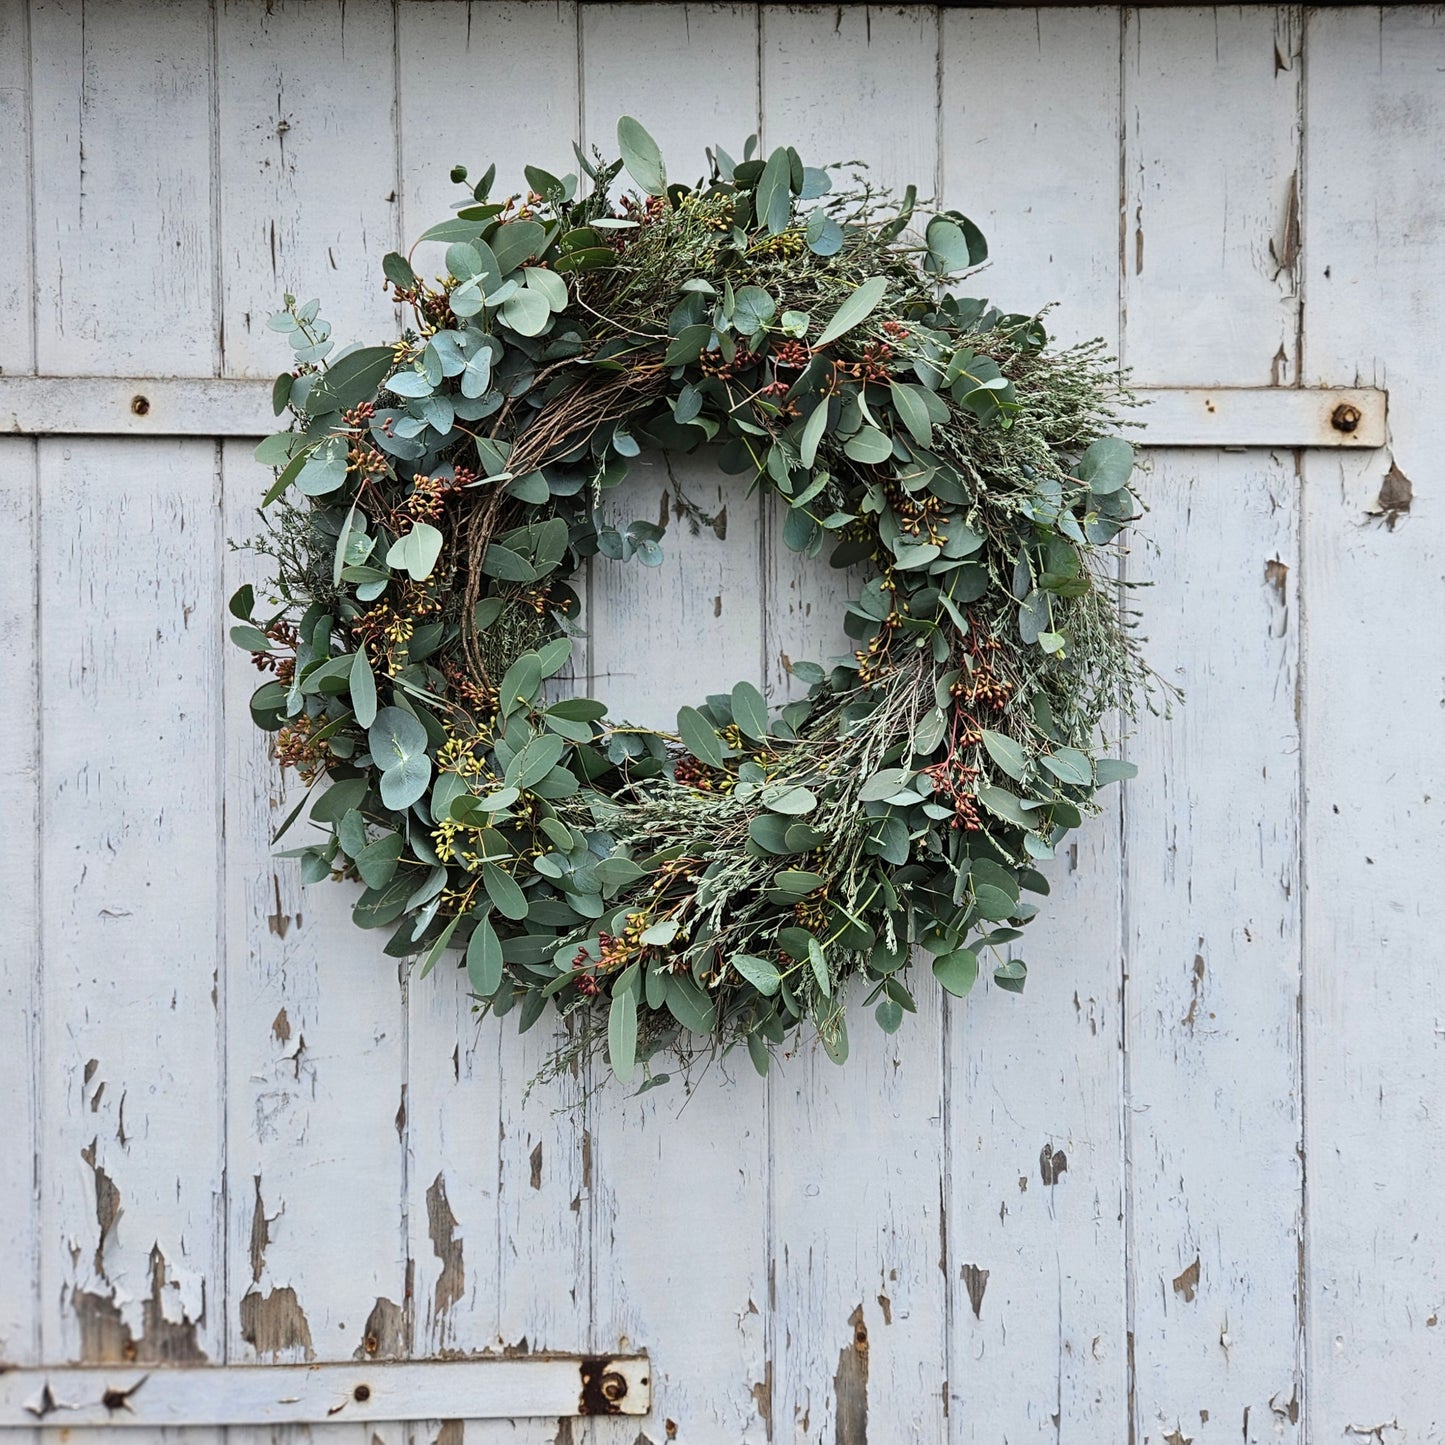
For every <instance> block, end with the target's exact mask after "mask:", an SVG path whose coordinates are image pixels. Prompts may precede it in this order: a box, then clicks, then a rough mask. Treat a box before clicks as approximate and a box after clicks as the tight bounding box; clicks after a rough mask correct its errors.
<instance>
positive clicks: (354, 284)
mask: <svg viewBox="0 0 1445 1445" xmlns="http://www.w3.org/2000/svg"><path fill="white" fill-rule="evenodd" d="M216 27H217V34H216V103H217V117H218V124H217V136H218V153H217V172H216V177H215V179H216V183H217V188H218V197H219V203H218V208H217V221H218V233H217V248H218V251H219V256H220V272H221V307H222V311H221V336H222V346H223V356H222V370H223V371H224V372H225V373H226V374H227V375H228V376H259V377H266V378H268V379H269V378H270V377H273V376H274V375H275V374H276V373H277V372H278V371H282V370H285V369H287V367H288V364H289V362H290V355H291V353H290V348H289V347H288V346H287V345H286V338H285V337H284V336H278V335H277V334H276V333H275V332H274V331H268V330H267V329H266V318H267V316H269V315H270V314H271V313H272V312H273V311H276V310H279V309H280V307H281V298H282V296H283V294H284V293H285V292H287V291H289V292H291V293H292V294H294V295H296V296H297V297H298V298H299V299H300V300H303V301H304V300H306V299H307V298H309V297H313V296H314V297H317V298H318V299H319V300H320V302H321V315H322V316H323V317H324V318H325V319H326V320H328V321H330V322H331V325H332V335H333V336H334V337H335V338H336V341H337V346H338V349H339V348H340V347H342V346H347V345H350V344H351V343H352V342H355V341H363V342H368V343H370V342H372V341H373V339H374V338H376V337H385V336H391V335H394V334H395V332H396V326H397V315H396V308H395V307H394V306H393V305H392V303H391V302H390V301H389V300H388V299H387V292H386V291H385V289H384V288H383V286H382V274H381V258H382V257H383V256H384V255H385V254H386V253H387V252H388V251H391V250H394V249H395V248H396V246H397V243H398V241H399V239H400V237H399V234H398V230H397V212H398V209H399V206H398V201H397V195H396V184H397V178H396V148H397V140H396V125H395V111H394V108H393V102H394V100H395V92H396V83H395V82H396V76H395V71H396V65H395V52H394V47H393V38H394V37H393V28H394V27H393V18H392V13H391V10H390V8H389V7H387V6H385V5H374V4H369V5H352V6H345V7H341V8H340V9H335V10H333V9H331V8H330V7H327V6H318V5H307V4H304V3H299V0H285V3H278V0H225V3H224V4H222V5H221V6H219V7H218V8H217V11H216Z"/></svg>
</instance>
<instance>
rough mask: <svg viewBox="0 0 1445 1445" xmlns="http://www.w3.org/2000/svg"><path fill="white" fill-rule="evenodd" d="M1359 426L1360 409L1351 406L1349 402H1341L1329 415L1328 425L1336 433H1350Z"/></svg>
mask: <svg viewBox="0 0 1445 1445" xmlns="http://www.w3.org/2000/svg"><path fill="white" fill-rule="evenodd" d="M1359 424H1360V409H1359V407H1357V406H1351V405H1350V404H1349V402H1347V401H1342V402H1341V403H1340V404H1339V405H1338V406H1337V407H1336V408H1335V409H1334V410H1333V411H1332V412H1331V413H1330V425H1331V426H1332V427H1334V429H1335V430H1336V431H1342V432H1352V431H1354V429H1355V428H1356V427H1357V426H1359Z"/></svg>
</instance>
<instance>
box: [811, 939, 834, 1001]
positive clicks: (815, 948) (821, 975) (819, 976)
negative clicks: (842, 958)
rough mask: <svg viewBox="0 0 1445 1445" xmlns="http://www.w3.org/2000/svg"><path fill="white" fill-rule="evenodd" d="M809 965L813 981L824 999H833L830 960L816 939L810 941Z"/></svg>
mask: <svg viewBox="0 0 1445 1445" xmlns="http://www.w3.org/2000/svg"><path fill="white" fill-rule="evenodd" d="M808 964H809V967H811V968H812V970H813V980H814V982H815V983H817V985H818V991H819V992H820V993H821V994H822V995H823V997H824V998H832V997H833V980H832V979H831V978H830V977H829V976H828V958H827V955H826V954H825V953H824V952H823V945H822V944H821V943H819V942H818V940H817V939H816V938H811V937H810V938H809V939H808Z"/></svg>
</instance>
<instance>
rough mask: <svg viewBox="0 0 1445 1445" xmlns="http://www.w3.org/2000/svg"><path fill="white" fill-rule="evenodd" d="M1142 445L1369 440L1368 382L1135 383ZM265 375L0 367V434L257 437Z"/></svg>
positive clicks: (1371, 397) (1376, 409)
mask: <svg viewBox="0 0 1445 1445" xmlns="http://www.w3.org/2000/svg"><path fill="white" fill-rule="evenodd" d="M1139 398H1140V400H1141V401H1143V402H1144V403H1146V405H1145V406H1143V407H1142V408H1141V409H1140V410H1139V411H1138V412H1137V413H1134V414H1133V415H1132V416H1131V417H1130V420H1131V421H1138V422H1140V423H1141V424H1142V428H1143V429H1142V431H1141V432H1140V433H1139V439H1140V441H1141V442H1142V443H1143V445H1145V446H1150V447H1288V448H1292V447H1348V448H1354V449H1360V448H1369V447H1379V446H1383V445H1384V444H1385V404H1386V396H1385V393H1384V392H1383V391H1379V390H1376V389H1375V388H1373V387H1287V386H1250V387H1213V388H1207V387H1141V388H1140V389H1139ZM280 425H281V423H280V422H278V421H277V419H276V417H275V415H274V414H273V413H272V410H271V383H270V382H269V381H258V380H251V379H240V378H226V377H204V378H191V377H150V376H148V377H137V376H131V377H126V376H119V377H107V376H0V435H3V434H5V433H7V432H8V433H10V434H11V435H15V436H107V437H110V436H115V437H120V436H129V437H147V436H148V437H213V438H219V437H261V436H265V435H266V434H267V433H268V432H271V431H275V430H276V428H277V427H278V426H280Z"/></svg>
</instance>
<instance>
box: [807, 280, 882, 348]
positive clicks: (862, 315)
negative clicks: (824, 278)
mask: <svg viewBox="0 0 1445 1445" xmlns="http://www.w3.org/2000/svg"><path fill="white" fill-rule="evenodd" d="M887 289H888V280H887V278H886V277H884V276H870V277H869V278H868V279H867V280H866V281H865V282H863V284H862V285H861V286H859V287H858V289H857V290H856V291H854V292H853V294H852V295H851V296H849V297H848V298H847V300H845V301H844V302H843V304H842V305H841V306H840V307H839V308H838V309H837V310H836V311H835V312H834V313H833V319H832V320H831V321H830V322H829V323H828V324H827V325H826V326H825V327H824V328H823V333H822V335H821V336H819V337H818V339H817V340H816V341H815V342H814V343H813V349H814V350H815V351H816V350H818V348H819V347H823V346H826V345H827V344H828V343H829V342H830V341H836V340H837V339H838V338H839V337H840V336H842V335H844V334H845V333H847V332H849V331H851V330H852V329H853V328H854V327H855V326H857V325H858V324H859V323H860V322H862V321H866V320H867V319H868V317H869V316H871V315H872V314H873V312H874V310H875V309H876V308H877V305H878V303H879V302H880V301H881V300H882V299H883V293H884V292H885V291H887Z"/></svg>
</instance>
